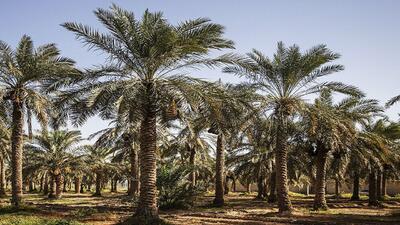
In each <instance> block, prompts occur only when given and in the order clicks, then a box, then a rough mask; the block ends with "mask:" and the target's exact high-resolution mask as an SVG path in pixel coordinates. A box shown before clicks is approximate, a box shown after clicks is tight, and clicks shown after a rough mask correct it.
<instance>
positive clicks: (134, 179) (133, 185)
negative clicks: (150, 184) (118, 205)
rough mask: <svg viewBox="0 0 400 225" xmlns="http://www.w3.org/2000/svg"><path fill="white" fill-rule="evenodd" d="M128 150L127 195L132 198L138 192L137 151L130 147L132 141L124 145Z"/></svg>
mask: <svg viewBox="0 0 400 225" xmlns="http://www.w3.org/2000/svg"><path fill="white" fill-rule="evenodd" d="M126 145H128V146H127V147H129V149H130V161H131V180H130V188H129V189H128V190H129V191H128V195H129V196H134V195H135V194H137V193H138V192H139V159H138V154H137V150H136V148H135V147H134V146H132V140H130V141H129V143H126Z"/></svg>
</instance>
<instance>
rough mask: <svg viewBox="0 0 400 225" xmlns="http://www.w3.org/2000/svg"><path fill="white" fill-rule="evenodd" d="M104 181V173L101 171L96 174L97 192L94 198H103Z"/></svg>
mask: <svg viewBox="0 0 400 225" xmlns="http://www.w3.org/2000/svg"><path fill="white" fill-rule="evenodd" d="M102 179H103V176H102V172H101V171H98V172H96V192H95V193H94V196H101V182H102Z"/></svg>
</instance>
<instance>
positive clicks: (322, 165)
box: [313, 149, 328, 210]
mask: <svg viewBox="0 0 400 225" xmlns="http://www.w3.org/2000/svg"><path fill="white" fill-rule="evenodd" d="M327 153H328V152H327V151H326V150H325V149H318V151H317V161H316V163H317V171H316V181H315V191H316V192H315V198H314V205H313V209H314V210H326V209H328V205H327V204H326V199H325V187H326V177H325V176H326V161H327V158H328V154H327Z"/></svg>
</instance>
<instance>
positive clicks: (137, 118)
mask: <svg viewBox="0 0 400 225" xmlns="http://www.w3.org/2000/svg"><path fill="white" fill-rule="evenodd" d="M95 15H96V17H97V18H98V19H99V20H100V22H101V23H102V24H103V25H104V26H105V27H106V28H107V30H108V31H109V32H108V33H100V32H98V31H96V30H94V29H92V28H90V27H88V26H84V25H82V24H77V23H65V24H63V26H64V27H65V28H67V29H68V30H70V31H72V32H74V33H75V34H76V36H77V38H78V39H80V40H82V41H83V42H84V43H85V44H87V45H89V46H90V47H91V48H94V49H98V50H100V51H102V52H105V53H107V54H108V55H109V59H110V61H109V63H108V65H106V66H103V67H101V68H100V69H98V70H89V71H88V73H87V75H86V77H85V79H83V81H82V83H81V84H82V85H80V86H78V87H76V88H72V90H70V91H69V92H68V93H67V94H65V95H64V97H67V96H79V95H81V99H80V100H78V101H75V100H76V98H77V97H75V98H73V99H74V100H73V99H70V101H73V102H75V104H73V106H72V107H73V110H75V111H76V112H80V113H79V116H75V118H74V119H75V121H76V123H82V122H83V121H85V120H86V118H88V117H89V116H91V115H93V114H95V113H97V112H100V116H101V117H102V118H107V116H108V114H109V112H110V111H112V110H113V109H115V108H117V111H118V114H119V115H118V116H129V121H130V122H132V123H134V124H135V123H136V122H140V123H141V126H140V127H141V128H140V171H141V177H140V182H141V187H140V197H139V204H138V207H137V210H136V215H137V216H140V217H142V218H144V219H145V220H152V219H157V218H158V208H157V188H156V142H157V132H156V126H157V125H156V124H157V119H158V118H160V117H161V116H162V114H163V112H165V111H166V110H167V109H168V108H169V106H174V107H177V108H181V107H183V108H185V109H189V108H190V109H193V108H195V107H196V105H195V102H197V101H200V100H201V99H202V98H204V97H206V96H204V95H203V90H204V89H205V88H213V87H210V86H209V83H208V82H204V81H201V80H198V79H194V78H191V77H189V76H186V74H188V73H189V72H190V71H188V69H189V70H190V69H192V68H197V67H200V66H208V67H213V66H216V65H219V64H220V63H221V62H223V61H225V60H226V58H227V57H226V56H222V57H218V58H216V59H213V58H209V52H210V50H213V49H217V50H219V49H224V48H232V47H233V43H232V41H229V40H226V39H224V38H223V37H222V34H223V32H224V28H223V27H222V26H221V25H218V24H214V23H211V22H210V20H208V19H204V18H199V19H194V20H188V21H185V22H182V23H180V24H178V25H172V24H169V23H168V21H167V20H166V19H165V18H164V17H163V15H162V13H161V12H156V13H151V12H149V11H148V10H146V11H145V12H144V14H143V16H142V18H141V19H140V20H138V19H136V18H135V16H134V14H133V13H132V12H129V11H127V10H124V9H121V8H119V7H118V6H116V5H113V6H112V7H111V9H110V10H105V9H97V10H96V11H95ZM185 69H186V70H185ZM81 100H82V101H81ZM172 103H174V104H172Z"/></svg>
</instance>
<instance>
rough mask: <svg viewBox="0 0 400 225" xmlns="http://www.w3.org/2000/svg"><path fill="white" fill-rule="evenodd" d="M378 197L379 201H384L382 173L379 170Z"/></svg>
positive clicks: (377, 176)
mask: <svg viewBox="0 0 400 225" xmlns="http://www.w3.org/2000/svg"><path fill="white" fill-rule="evenodd" d="M376 197H377V199H378V200H379V201H382V200H383V195H382V172H381V171H380V170H378V172H377V175H376Z"/></svg>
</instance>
